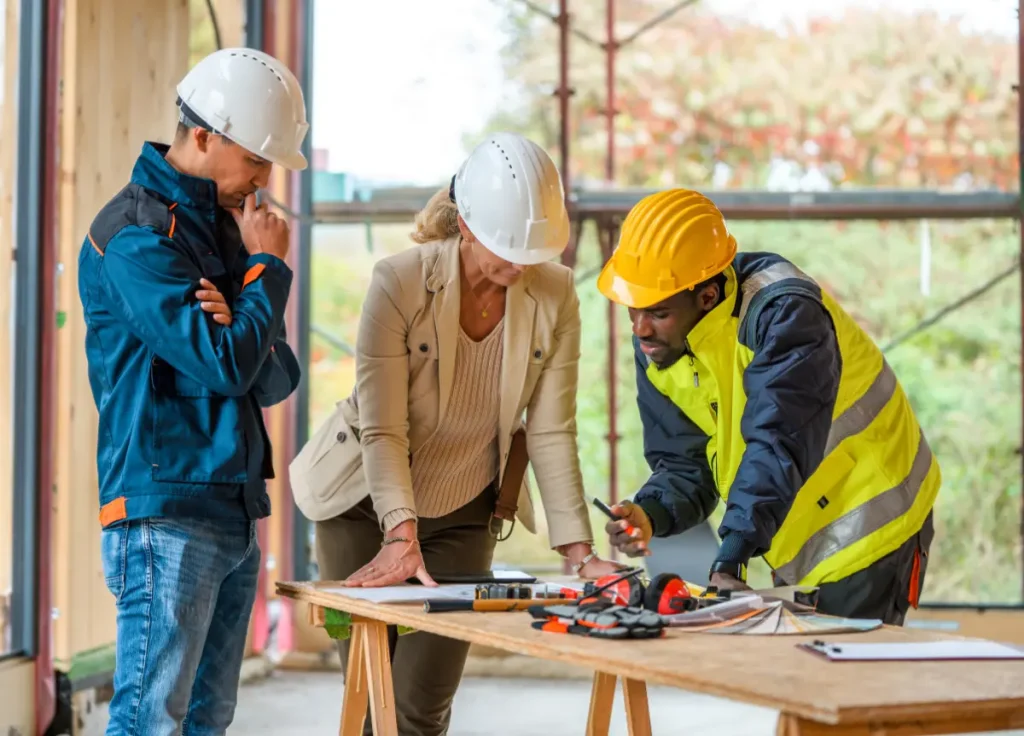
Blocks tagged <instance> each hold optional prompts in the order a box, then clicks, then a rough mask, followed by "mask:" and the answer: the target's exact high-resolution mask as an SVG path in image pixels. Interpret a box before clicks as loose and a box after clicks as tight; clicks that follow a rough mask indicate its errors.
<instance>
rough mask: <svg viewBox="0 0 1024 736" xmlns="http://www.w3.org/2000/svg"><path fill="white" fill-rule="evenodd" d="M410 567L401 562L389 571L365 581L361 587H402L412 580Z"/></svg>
mask: <svg viewBox="0 0 1024 736" xmlns="http://www.w3.org/2000/svg"><path fill="white" fill-rule="evenodd" d="M408 567H409V565H408V564H407V563H404V561H403V562H400V563H398V564H397V565H394V566H393V567H391V568H389V569H388V570H382V571H379V572H378V573H377V574H375V575H374V576H373V577H371V578H370V579H368V580H363V581H362V583H360V585H361V587H363V588H383V587H385V586H388V585H401V584H402V583H404V582H405V581H406V580H408V579H409V578H410V574H409V570H408Z"/></svg>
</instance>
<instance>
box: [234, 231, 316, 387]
mask: <svg viewBox="0 0 1024 736" xmlns="http://www.w3.org/2000/svg"><path fill="white" fill-rule="evenodd" d="M255 263H256V262H255V261H253V260H252V256H251V255H250V254H249V252H248V251H247V250H246V248H245V246H244V245H243V246H242V247H241V248H240V249H239V258H238V261H237V265H236V267H235V282H236V288H237V289H238V292H241V291H242V290H243V289H244V288H245V276H246V274H247V273H248V272H249V269H250V268H252V266H253V265H255ZM301 377H302V369H301V367H300V366H299V361H298V359H297V358H296V357H295V353H294V352H293V351H292V348H291V346H290V345H289V344H288V335H287V329H286V328H285V325H284V323H282V324H281V331H280V332H278V333H277V336H276V337H275V338H274V343H273V345H272V346H271V348H270V355H268V356H267V359H266V360H265V361H264V362H263V365H262V367H261V368H260V372H259V373H258V374H257V375H256V381H255V382H254V383H253V394H254V395H255V396H256V400H257V401H258V402H259V405H260V406H262V407H268V406H274V405H275V404H278V403H280V402H282V401H284V400H285V399H287V398H288V397H289V396H291V394H292V392H293V391H294V390H295V389H296V388H298V386H299V379H300V378H301Z"/></svg>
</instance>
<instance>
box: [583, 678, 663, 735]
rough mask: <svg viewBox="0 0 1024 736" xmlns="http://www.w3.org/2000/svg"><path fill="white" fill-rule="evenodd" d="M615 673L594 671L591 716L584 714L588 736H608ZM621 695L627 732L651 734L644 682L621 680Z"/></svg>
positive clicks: (613, 698)
mask: <svg viewBox="0 0 1024 736" xmlns="http://www.w3.org/2000/svg"><path fill="white" fill-rule="evenodd" d="M615 679H616V678H615V675H610V674H608V673H607V672H595V673H594V686H593V688H592V689H591V691H590V716H589V717H588V718H587V736H608V729H609V728H610V726H611V722H612V705H613V704H614V702H615ZM622 695H623V699H624V700H625V702H626V724H627V725H628V726H629V735H630V736H651V711H650V708H649V707H648V704H647V683H645V682H644V681H643V680H630V679H625V680H623V681H622Z"/></svg>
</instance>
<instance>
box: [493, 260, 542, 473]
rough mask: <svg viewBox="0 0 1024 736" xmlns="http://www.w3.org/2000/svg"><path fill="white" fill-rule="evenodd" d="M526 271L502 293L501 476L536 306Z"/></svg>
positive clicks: (516, 407) (528, 350) (521, 382)
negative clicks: (503, 332) (503, 307)
mask: <svg viewBox="0 0 1024 736" xmlns="http://www.w3.org/2000/svg"><path fill="white" fill-rule="evenodd" d="M529 277H530V273H529V271H527V272H526V274H524V275H523V277H522V278H521V279H519V281H517V282H516V283H515V284H514V285H513V286H510V287H509V288H508V290H507V291H506V292H505V335H504V342H503V345H502V352H503V354H502V359H501V401H500V408H499V413H498V438H499V442H500V445H501V458H502V463H501V469H502V474H504V469H505V458H506V457H507V456H508V450H509V444H510V440H511V438H512V432H513V429H514V427H513V422H514V421H515V419H516V416H517V414H518V409H519V402H520V400H521V399H522V396H523V385H524V384H525V383H526V368H527V365H528V363H529V352H530V345H531V344H532V343H533V322H534V316H535V314H536V312H537V302H536V301H535V300H534V298H533V297H532V296H531V295H530V292H529V291H528V289H527V282H528V279H529Z"/></svg>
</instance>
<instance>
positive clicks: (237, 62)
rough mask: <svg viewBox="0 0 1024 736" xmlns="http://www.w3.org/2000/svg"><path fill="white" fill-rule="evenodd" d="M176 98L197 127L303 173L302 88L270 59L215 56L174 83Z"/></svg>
mask: <svg viewBox="0 0 1024 736" xmlns="http://www.w3.org/2000/svg"><path fill="white" fill-rule="evenodd" d="M178 98H179V99H178V105H179V107H181V111H182V113H183V114H184V115H185V116H186V117H188V118H190V119H191V120H193V121H194V122H195V123H196V124H197V125H200V126H202V127H205V128H208V129H210V130H212V131H213V132H215V133H218V134H220V135H223V136H224V137H225V138H228V139H230V140H232V141H234V142H235V143H237V144H238V145H240V146H242V147H243V148H245V149H247V150H249V151H250V152H252V153H254V154H255V155H257V156H260V157H262V158H265V159H266V160H268V161H271V162H273V163H275V164H280V165H281V166H284V167H285V168H287V169H293V170H300V169H305V168H306V165H307V163H306V157H305V156H303V155H302V141H303V139H304V138H305V137H306V131H308V130H309V123H308V122H307V121H306V104H305V99H304V97H303V94H302V88H301V87H300V86H299V81H298V80H297V79H296V78H295V75H294V74H292V73H291V71H290V70H289V69H288V67H287V66H285V65H284V64H282V63H281V62H280V61H278V60H277V59H275V58H274V57H273V56H270V55H269V54H265V53H263V52H262V51H257V50H256V49H248V48H231V49H220V50H218V51H214V52H213V53H212V54H210V55H209V56H207V57H206V58H204V59H203V60H202V61H200V62H199V63H198V64H196V65H195V66H194V67H192V69H190V70H189V72H188V74H186V75H185V77H184V78H183V79H182V80H181V82H179V83H178Z"/></svg>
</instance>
